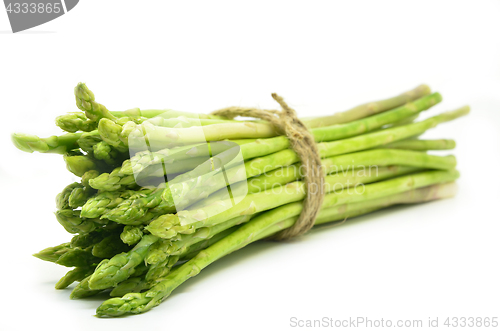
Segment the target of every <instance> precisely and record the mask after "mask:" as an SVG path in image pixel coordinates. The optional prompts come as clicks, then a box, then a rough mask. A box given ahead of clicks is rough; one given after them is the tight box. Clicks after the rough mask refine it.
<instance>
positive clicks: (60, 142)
mask: <svg viewBox="0 0 500 331" xmlns="http://www.w3.org/2000/svg"><path fill="white" fill-rule="evenodd" d="M81 135H82V134H81V133H68V134H65V135H62V136H50V137H48V138H39V137H38V136H35V135H31V134H24V133H14V134H12V136H11V137H12V142H13V143H14V145H15V146H16V147H17V148H18V149H20V150H22V151H23V152H28V153H33V152H39V153H56V154H66V153H68V152H69V151H71V150H73V149H77V148H78V145H77V143H76V142H77V140H78V139H79V138H80V136H81Z"/></svg>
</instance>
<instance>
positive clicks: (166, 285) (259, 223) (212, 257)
mask: <svg viewBox="0 0 500 331" xmlns="http://www.w3.org/2000/svg"><path fill="white" fill-rule="evenodd" d="M412 191H413V192H414V193H413V194H408V192H404V193H399V194H397V197H395V196H394V195H388V196H386V197H385V198H381V199H378V201H377V202H378V203H379V204H378V205H377V202H375V203H374V206H373V207H372V209H370V208H368V209H363V208H361V209H356V207H354V208H353V207H351V208H350V209H351V210H355V212H351V213H349V212H348V213H345V212H344V210H346V209H349V208H345V206H346V205H344V208H338V209H337V212H339V211H340V212H341V213H340V214H341V215H339V214H338V213H335V212H333V211H330V210H326V211H323V212H322V213H323V215H322V213H320V216H319V217H318V219H320V220H321V222H322V223H324V222H327V221H330V220H338V219H341V218H339V216H341V217H345V216H350V215H353V214H354V215H359V214H361V213H362V212H365V211H370V210H373V209H374V208H379V207H380V208H381V207H385V206H387V205H390V204H391V203H392V204H395V203H419V202H424V201H429V200H433V199H439V198H444V197H448V196H449V194H450V189H449V187H448V186H447V185H434V186H430V187H425V188H420V189H417V190H412ZM401 196H405V198H402V197H401ZM372 202H373V200H372ZM358 203H359V202H358ZM361 203H362V202H361ZM282 208H284V207H282ZM365 208H366V207H365ZM325 214H326V215H328V216H324V215H325ZM287 215H288V213H287V212H283V211H282V210H281V211H276V210H273V211H271V212H266V213H264V214H262V215H261V216H259V217H257V218H255V219H254V220H252V221H251V222H249V223H247V224H245V225H244V226H242V227H240V228H239V229H237V230H236V231H235V232H233V233H232V234H230V235H228V236H227V237H225V238H223V239H221V240H219V241H218V242H216V243H214V244H213V245H211V246H210V247H208V248H206V249H204V250H203V251H201V252H200V253H198V255H196V256H195V257H193V258H192V259H191V260H189V261H187V262H186V263H184V264H183V265H181V266H180V267H179V268H177V269H175V270H172V271H171V272H170V273H169V274H168V275H167V276H166V277H165V279H164V280H162V281H160V282H159V283H158V284H156V285H155V286H154V287H153V288H151V289H150V290H148V291H146V292H144V293H129V294H126V295H124V296H123V297H122V298H112V299H109V300H106V301H105V302H104V303H102V304H101V305H100V306H99V307H98V308H97V316H122V315H126V314H139V313H143V312H146V311H148V310H150V309H151V308H153V307H155V306H157V305H158V304H160V303H161V302H162V301H163V300H164V299H165V298H167V297H168V296H169V295H170V294H171V293H172V291H173V290H175V289H176V288H177V287H178V286H179V285H180V284H182V283H184V282H185V281H186V280H188V279H189V278H191V277H194V276H196V275H197V274H198V273H199V272H200V271H201V270H202V269H204V268H205V267H207V266H208V265H209V264H211V263H213V262H215V261H217V260H218V259H220V258H222V257H224V256H225V255H227V254H230V253H231V252H234V251H235V250H238V249H240V248H243V247H245V246H246V245H248V244H250V243H252V242H254V241H256V240H259V239H262V238H264V237H267V236H269V235H271V234H273V233H275V232H278V231H280V230H282V229H284V228H285V227H288V226H291V225H292V224H293V222H295V219H296V218H292V221H288V219H289V217H287ZM283 221H284V222H283ZM280 222H281V223H280ZM290 223H291V224H290ZM273 225H277V226H276V227H275V228H272V227H273ZM269 229H271V231H269Z"/></svg>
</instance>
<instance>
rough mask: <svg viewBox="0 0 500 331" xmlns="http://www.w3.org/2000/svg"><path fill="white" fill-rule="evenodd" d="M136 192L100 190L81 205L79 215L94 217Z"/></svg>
mask: <svg viewBox="0 0 500 331" xmlns="http://www.w3.org/2000/svg"><path fill="white" fill-rule="evenodd" d="M134 194H137V191H133V190H125V191H110V192H107V191H105V192H100V193H99V194H97V195H95V196H94V197H91V198H90V199H88V200H87V202H86V203H85V204H84V205H83V207H82V211H81V216H82V217H86V218H96V217H99V216H101V215H102V214H104V213H105V212H106V211H108V210H111V209H113V208H114V207H116V206H118V205H119V204H120V203H121V202H122V201H124V200H125V199H128V198H130V197H131V196H132V195H134Z"/></svg>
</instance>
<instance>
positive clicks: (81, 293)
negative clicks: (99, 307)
mask: <svg viewBox="0 0 500 331" xmlns="http://www.w3.org/2000/svg"><path fill="white" fill-rule="evenodd" d="M89 280H90V276H87V277H85V278H84V279H83V280H82V281H81V282H80V283H79V284H78V285H77V286H75V288H74V289H73V291H72V292H71V294H70V295H69V298H70V299H82V298H86V297H90V296H93V295H96V294H98V293H99V292H101V291H102V290H91V289H90V288H89Z"/></svg>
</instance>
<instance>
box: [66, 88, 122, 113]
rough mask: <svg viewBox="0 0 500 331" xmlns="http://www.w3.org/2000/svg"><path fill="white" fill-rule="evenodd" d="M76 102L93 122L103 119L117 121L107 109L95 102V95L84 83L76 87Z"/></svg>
mask: <svg viewBox="0 0 500 331" xmlns="http://www.w3.org/2000/svg"><path fill="white" fill-rule="evenodd" d="M75 100H76V106H77V107H78V108H79V109H81V110H83V111H84V112H85V115H86V116H87V118H88V119H90V120H92V121H95V122H97V121H99V120H100V119H102V118H108V119H112V120H116V117H115V116H113V115H112V114H111V113H110V112H109V110H107V109H106V107H104V106H103V105H101V104H100V103H97V102H96V101H95V97H94V93H92V91H91V90H89V89H88V88H87V85H85V84H84V83H78V85H77V86H76V87H75Z"/></svg>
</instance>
